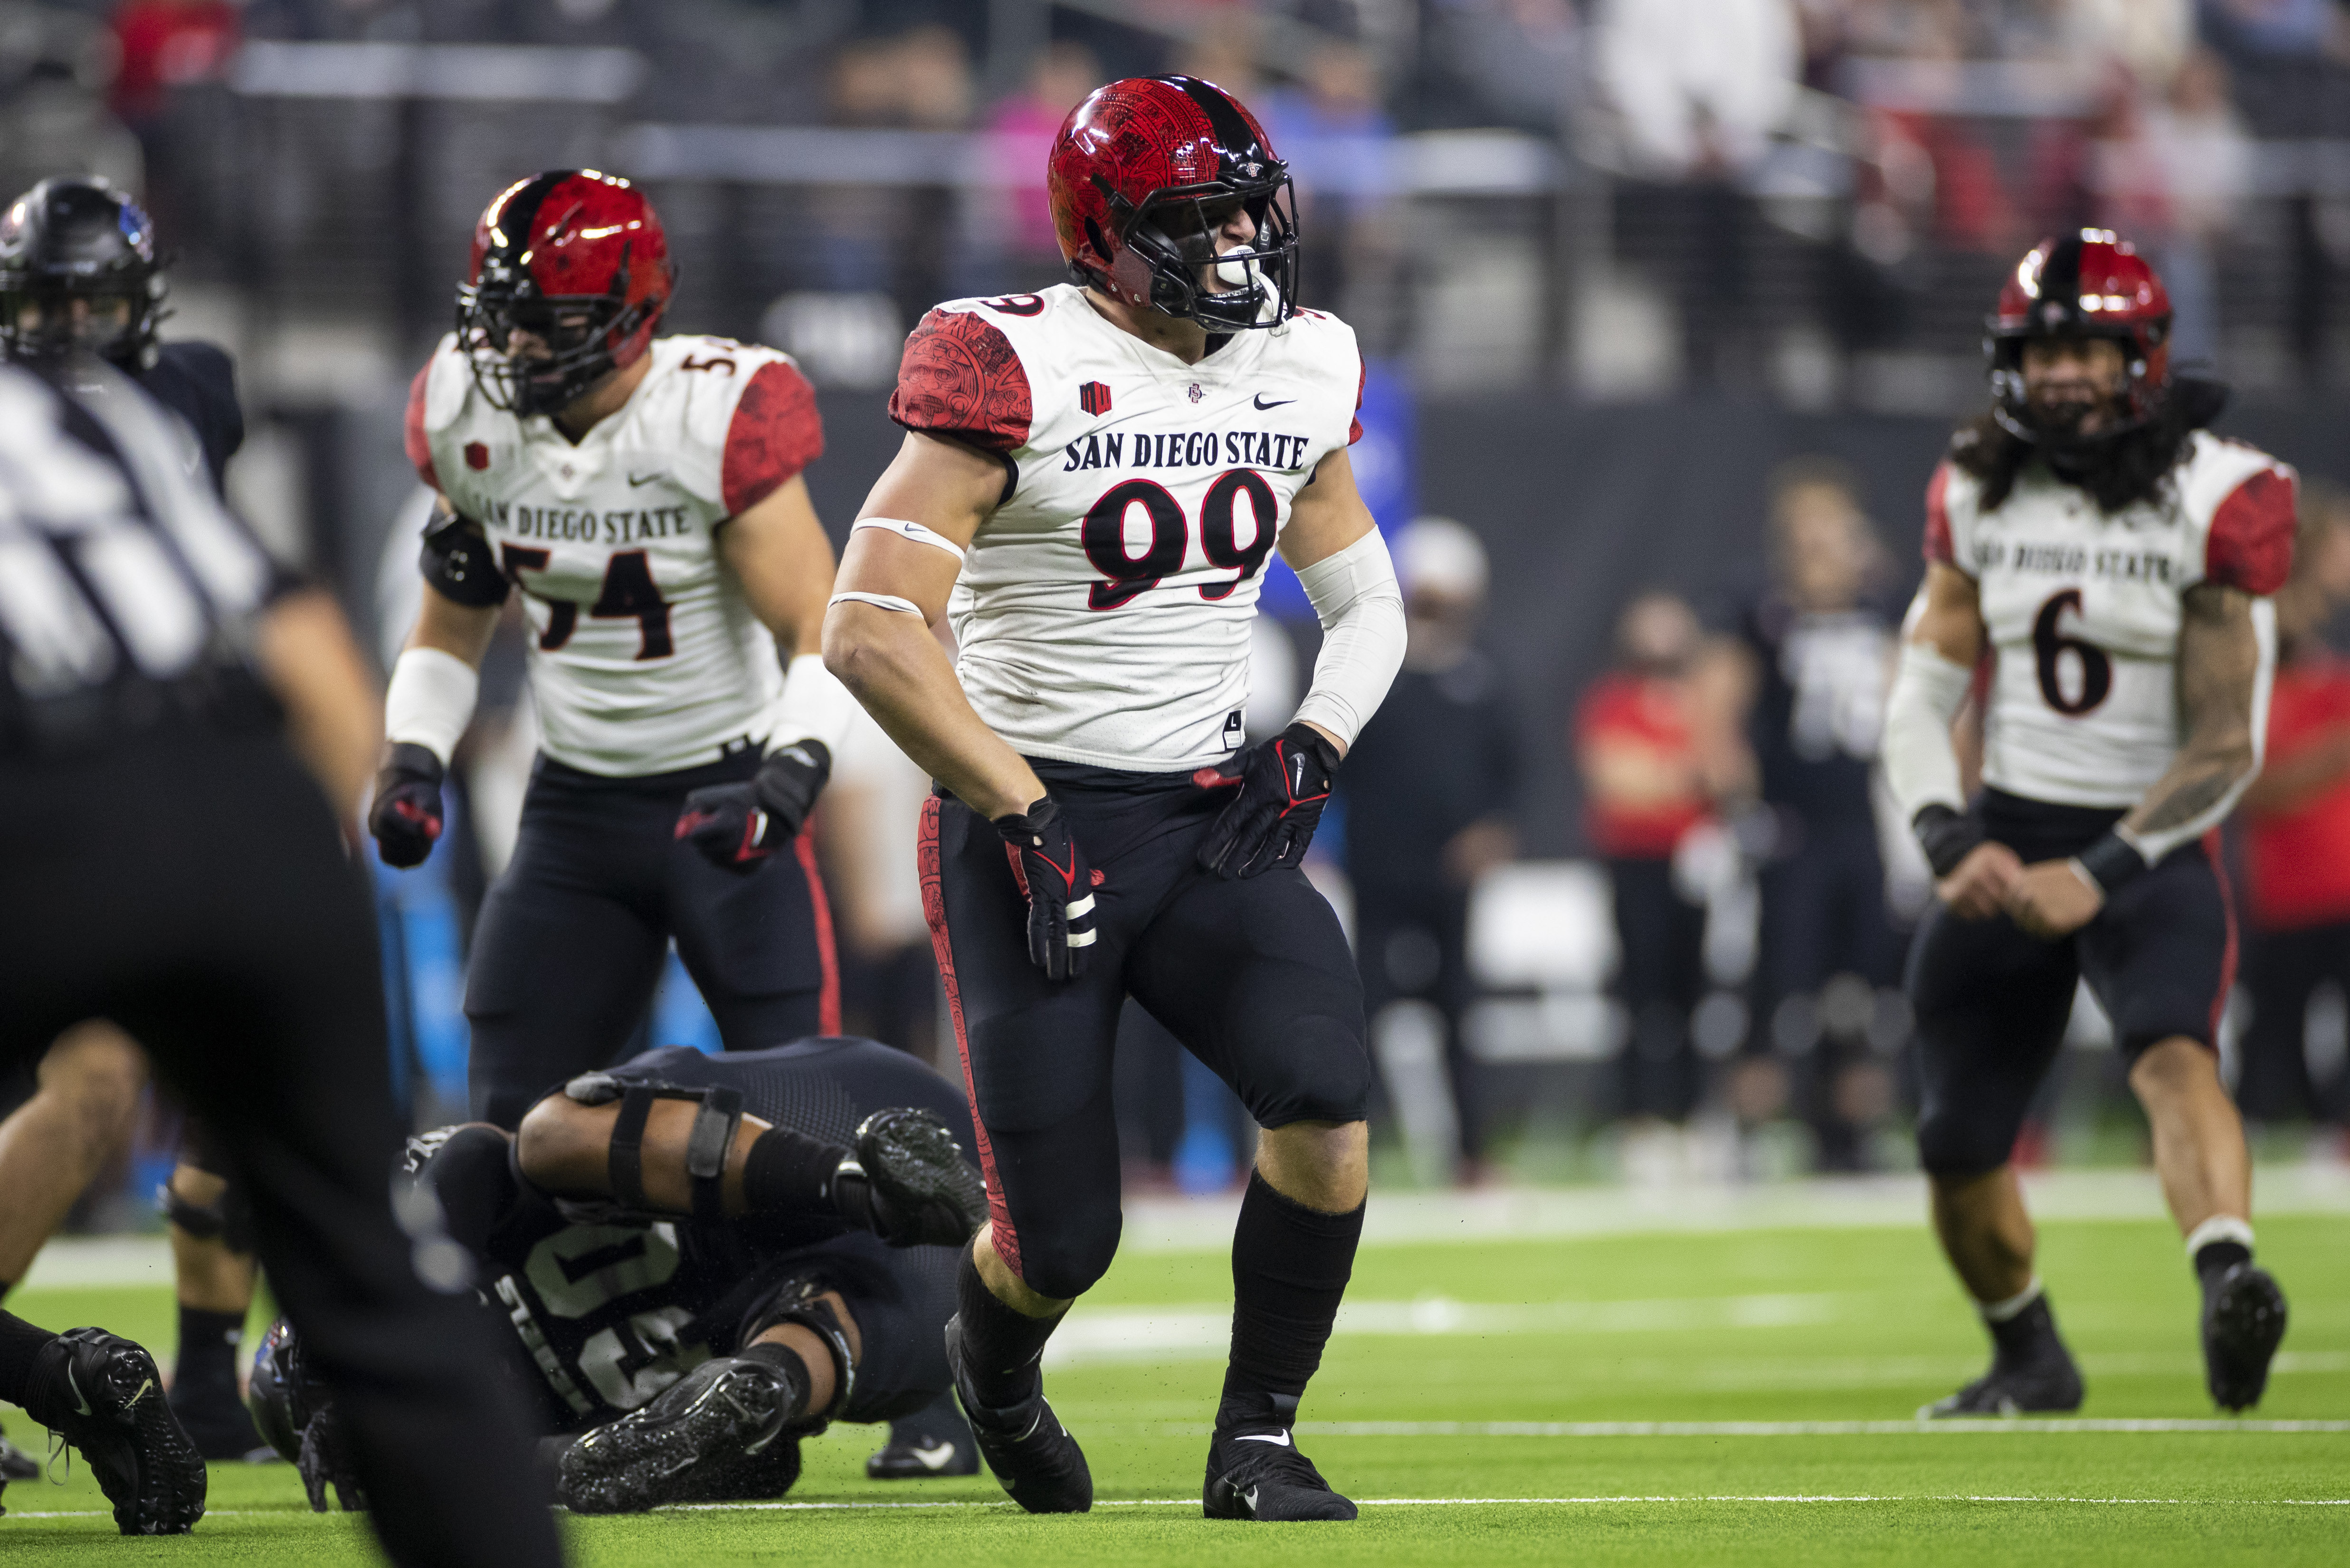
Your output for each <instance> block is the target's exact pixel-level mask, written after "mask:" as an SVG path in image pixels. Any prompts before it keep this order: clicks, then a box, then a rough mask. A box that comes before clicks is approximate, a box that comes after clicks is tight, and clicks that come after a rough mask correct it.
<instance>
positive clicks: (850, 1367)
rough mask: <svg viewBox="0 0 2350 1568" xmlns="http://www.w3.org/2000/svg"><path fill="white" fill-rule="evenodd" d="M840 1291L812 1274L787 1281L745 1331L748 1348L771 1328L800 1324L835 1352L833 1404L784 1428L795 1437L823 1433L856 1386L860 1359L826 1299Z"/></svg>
mask: <svg viewBox="0 0 2350 1568" xmlns="http://www.w3.org/2000/svg"><path fill="white" fill-rule="evenodd" d="M838 1288H839V1287H838V1286H837V1285H836V1284H834V1283H833V1282H831V1281H830V1280H827V1279H824V1278H821V1277H819V1276H816V1275H813V1274H802V1275H800V1276H798V1277H797V1278H795V1279H789V1280H786V1281H785V1282H783V1283H782V1284H780V1285H778V1286H776V1287H775V1294H773V1295H771V1296H769V1297H768V1298H767V1304H766V1305H765V1306H764V1308H762V1309H761V1310H760V1312H759V1314H758V1315H757V1316H756V1317H755V1318H754V1319H753V1320H752V1321H751V1323H750V1324H747V1325H745V1327H744V1329H743V1344H744V1345H749V1344H750V1342H751V1341H753V1340H754V1339H756V1338H758V1337H759V1335H761V1334H764V1333H766V1332H767V1331H768V1330H769V1329H771V1328H779V1327H781V1326H782V1325H783V1324H787V1323H793V1324H799V1325H800V1326H801V1327H802V1328H805V1329H806V1330H807V1331H808V1332H809V1333H811V1334H815V1335H816V1337H817V1338H818V1339H820V1340H822V1341H824V1345H825V1348H826V1349H827V1350H828V1351H830V1352H831V1353H832V1403H831V1404H829V1405H827V1406H826V1407H824V1408H823V1409H821V1410H810V1411H809V1412H808V1413H807V1415H806V1417H804V1418H803V1419H802V1420H799V1421H796V1422H794V1423H793V1424H792V1425H791V1426H788V1427H786V1428H784V1430H785V1432H787V1433H791V1434H793V1435H795V1436H799V1437H813V1436H814V1435H815V1434H816V1433H818V1432H821V1431H823V1430H824V1429H825V1428H826V1427H827V1426H828V1425H829V1424H830V1423H831V1422H832V1421H833V1420H834V1419H835V1418H836V1417H837V1416H838V1415H839V1414H840V1412H842V1411H843V1410H846V1409H847V1408H848V1397H849V1395H850V1393H851V1392H853V1391H854V1390H855V1388H856V1386H857V1357H856V1355H854V1354H852V1353H851V1352H850V1350H849V1348H848V1331H847V1329H846V1328H844V1327H843V1326H842V1325H841V1322H840V1314H838V1313H837V1312H835V1311H834V1310H833V1306H832V1303H830V1302H828V1301H827V1300H825V1299H824V1297H825V1293H826V1292H827V1291H835V1290H837V1289H838ZM736 1354H738V1355H739V1354H741V1352H739V1351H738V1352H736Z"/></svg>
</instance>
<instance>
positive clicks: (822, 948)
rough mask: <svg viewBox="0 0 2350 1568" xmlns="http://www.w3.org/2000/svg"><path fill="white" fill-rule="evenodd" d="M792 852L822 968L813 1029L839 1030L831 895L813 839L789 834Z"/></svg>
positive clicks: (837, 962) (837, 965)
mask: <svg viewBox="0 0 2350 1568" xmlns="http://www.w3.org/2000/svg"><path fill="white" fill-rule="evenodd" d="M792 853H793V854H795V855H797V856H798V857H799V858H800V870H801V871H802V872H804V873H806V877H807V885H808V908H809V909H811V910H812V911H813V912H814V914H815V915H816V962H817V963H818V964H820V965H821V966H822V967H823V971H824V989H823V991H822V992H819V993H818V995H817V998H816V1033H819V1034H837V1033H840V950H839V949H838V948H837V947H835V946H834V945H833V937H832V898H831V897H830V896H829V895H828V894H827V893H826V892H825V890H824V873H823V872H821V871H819V870H817V869H816V842H815V840H813V839H811V838H810V837H809V836H807V835H806V834H805V833H795V834H794V835H792ZM892 1044H895V1042H892Z"/></svg>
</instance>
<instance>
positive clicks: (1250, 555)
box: [889, 284, 1363, 773]
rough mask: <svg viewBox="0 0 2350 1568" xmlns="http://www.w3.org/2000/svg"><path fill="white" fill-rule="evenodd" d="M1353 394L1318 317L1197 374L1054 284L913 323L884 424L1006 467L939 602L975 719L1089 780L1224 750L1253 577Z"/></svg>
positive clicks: (1232, 729)
mask: <svg viewBox="0 0 2350 1568" xmlns="http://www.w3.org/2000/svg"><path fill="white" fill-rule="evenodd" d="M1362 389H1363V363H1362V358H1361V356H1360V355H1359V353H1358V352H1357V349H1356V347H1355V334H1354V330H1353V329H1352V328H1351V327H1347V325H1346V324H1345V323H1344V322H1342V321H1339V320H1337V319H1336V317H1330V316H1325V315H1322V314H1320V313H1319V312H1316V311H1311V310H1304V311H1299V312H1298V313H1297V314H1296V315H1295V317H1292V318H1291V319H1290V320H1289V321H1288V322H1286V323H1284V324H1283V325H1282V326H1279V327H1269V328H1266V329H1263V330H1261V331H1248V332H1240V333H1235V334H1233V335H1232V336H1231V337H1228V338H1226V339H1225V340H1224V341H1223V342H1222V345H1221V346H1219V347H1218V348H1216V350H1215V351H1214V352H1213V353H1211V354H1210V355H1209V356H1208V357H1207V358H1204V359H1202V360H1201V361H1200V362H1199V363H1198V364H1196V365H1186V364H1185V363H1183V361H1182V360H1180V359H1179V358H1176V357H1175V356H1174V355H1172V354H1170V353H1167V352H1166V351H1164V350H1162V349H1159V348H1152V347H1151V346H1150V345H1149V344H1148V343H1145V342H1143V341H1142V339H1140V338H1139V337H1135V336H1133V335H1132V334H1130V333H1128V332H1126V331H1124V330H1122V329H1121V328H1119V327H1115V326H1113V325H1111V324H1110V323H1109V322H1108V321H1107V320H1105V319H1104V318H1103V317H1101V316H1100V315H1099V314H1098V313H1097V312H1096V310H1095V309H1094V307H1093V306H1091V305H1089V304H1088V303H1087V300H1086V296H1085V293H1084V291H1083V290H1081V289H1078V288H1077V287H1076V286H1073V285H1069V284H1062V285H1059V286H1055V287H1053V288H1048V289H1046V290H1045V292H1044V293H1042V294H1021V295H1013V296H1008V297H1005V298H1000V299H963V300H954V301H951V302H949V303H948V304H945V305H941V306H939V307H938V308H937V309H935V310H933V311H931V313H930V314H929V315H928V316H926V317H923V318H922V321H921V324H920V326H918V327H916V328H915V329H914V332H913V335H912V336H911V337H909V338H908V339H907V342H906V353H905V358H904V360H903V362H902V364H901V365H900V367H899V372H898V389H897V391H896V392H895V394H894V395H892V397H891V398H890V400H889V415H890V418H892V419H894V420H896V421H898V422H899V424H901V425H903V426H905V427H906V428H907V429H909V430H915V431H926V432H928V433H931V434H934V435H941V436H947V437H951V438H953V439H955V440H957V441H963V442H965V443H967V444H970V445H972V446H976V447H979V448H981V449H982V450H983V451H986V452H993V453H994V454H996V455H997V456H998V457H999V458H1001V459H1002V460H1003V464H1004V468H1005V475H1004V484H1003V501H1002V503H1001V504H999V505H998V506H997V507H996V509H995V512H994V513H993V515H991V516H990V517H989V518H988V519H987V521H986V522H984V523H983V524H980V528H979V533H978V535H977V536H976V537H975V538H974V539H973V540H972V545H971V549H970V551H969V553H968V555H967V557H966V559H965V561H964V564H963V568H962V577H961V579H960V580H959V581H957V583H956V584H955V588H954V594H953V597H952V598H951V600H950V602H949V606H948V609H949V613H950V615H951V617H952V619H953V623H954V632H955V639H956V642H957V644H958V648H959V660H958V664H957V673H958V674H959V675H960V676H961V677H962V685H963V690H964V691H966V692H967V693H968V694H969V695H970V698H971V701H972V707H973V708H975V709H976V710H977V711H978V712H979V716H980V717H981V718H982V719H983V720H985V721H986V722H987V723H988V725H989V726H990V727H991V728H993V730H994V731H995V732H996V733H997V734H999V735H1001V736H1003V738H1004V739H1005V740H1006V741H1008V742H1011V743H1012V745H1013V746H1014V747H1015V748H1016V749H1017V750H1019V751H1020V752H1021V753H1024V754H1025V755H1028V756H1032V757H1054V758H1059V759H1061V760H1063V761H1066V762H1076V763H1090V764H1092V765H1094V766H1097V767H1107V768H1121V769H1127V770H1130V771H1135V772H1154V773H1155V772H1174V771H1177V770H1180V769H1187V768H1193V767H1197V766H1200V765H1201V764H1202V763H1213V762H1218V761H1221V760H1222V758H1223V756H1224V755H1225V754H1226V753H1229V752H1232V751H1235V750H1237V749H1238V748H1239V746H1240V744H1241V740H1242V716H1241V715H1242V710H1243V708H1244V707H1245V705H1246V703H1247V701H1248V650H1249V623H1250V621H1251V619H1252V618H1253V617H1254V615H1255V613H1256V598H1257V593H1258V590H1259V588H1260V587H1261V585H1262V583H1263V569H1264V565H1265V562H1266V559H1267V558H1268V557H1269V556H1271V555H1272V553H1273V548H1274V541H1275V540H1276V539H1277V538H1278V537H1279V535H1280V533H1281V530H1282V529H1283V528H1284V526H1286V525H1287V524H1288V521H1289V514H1290V505H1291V503H1292V501H1293V500H1294V499H1295V496H1296V494H1297V493H1298V491H1299V490H1301V489H1303V488H1304V487H1305V485H1306V484H1307V483H1309V482H1311V480H1312V479H1313V477H1314V469H1315V464H1317V463H1319V462H1321V461H1322V460H1323V459H1324V458H1325V457H1326V456H1327V455H1329V454H1330V453H1331V452H1336V451H1339V450H1341V449H1343V448H1345V447H1347V445H1349V444H1351V443H1352V442H1353V441H1356V440H1357V439H1359V438H1360V437H1361V435H1362V428H1361V426H1360V425H1359V424H1358V423H1357V421H1356V419H1355V414H1356V411H1357V408H1358V407H1359V406H1360V404H1361V401H1362Z"/></svg>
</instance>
